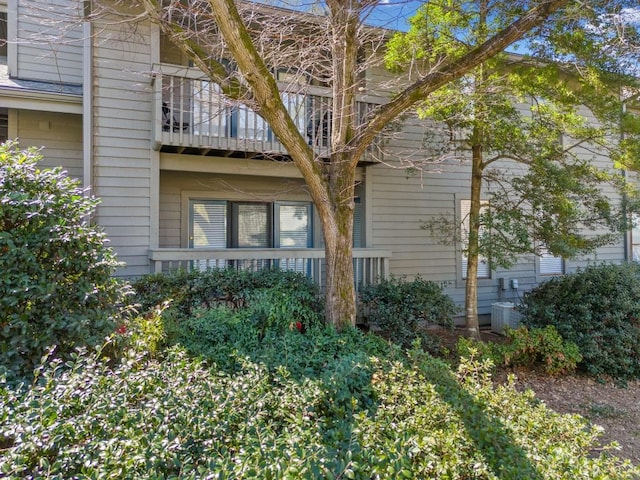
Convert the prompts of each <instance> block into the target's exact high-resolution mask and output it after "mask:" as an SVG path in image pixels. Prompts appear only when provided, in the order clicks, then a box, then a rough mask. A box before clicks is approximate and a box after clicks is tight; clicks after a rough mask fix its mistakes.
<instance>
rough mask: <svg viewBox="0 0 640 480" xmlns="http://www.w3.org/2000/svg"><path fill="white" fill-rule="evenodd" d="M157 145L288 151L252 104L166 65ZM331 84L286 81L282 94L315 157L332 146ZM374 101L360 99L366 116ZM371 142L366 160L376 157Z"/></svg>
mask: <svg viewBox="0 0 640 480" xmlns="http://www.w3.org/2000/svg"><path fill="white" fill-rule="evenodd" d="M154 88H155V100H154V111H153V115H154V131H153V145H154V148H155V149H157V150H162V151H170V152H175V153H197V154H200V155H203V154H204V155H218V156H227V157H234V156H235V157H243V158H286V157H287V156H288V153H287V151H286V149H285V148H284V146H283V145H282V144H281V143H280V141H279V140H278V139H277V137H276V136H275V135H274V133H273V131H272V130H271V128H270V127H269V125H268V124H267V122H266V121H265V120H264V119H263V118H262V117H261V116H260V115H258V114H257V113H256V112H254V111H253V110H251V109H250V108H248V107H246V106H244V105H241V104H239V103H238V102H235V101H232V100H230V99H229V98H227V97H225V96H224V95H223V94H222V93H220V89H219V87H218V86H217V85H216V84H215V83H213V82H211V81H210V80H208V79H207V78H206V77H204V75H203V74H202V72H200V71H199V70H197V69H193V68H186V67H175V66H170V65H162V68H161V69H160V71H159V72H157V73H156V77H155V82H154ZM329 95H330V92H329V89H327V88H322V87H315V86H311V85H300V86H297V88H292V87H291V86H288V87H287V86H285V85H284V84H283V85H282V90H281V98H282V101H283V103H284V105H285V107H286V108H287V110H288V112H289V114H290V115H291V118H292V119H293V121H294V123H295V125H296V126H297V127H298V131H299V132H300V134H301V135H302V136H303V137H304V138H305V140H306V141H307V142H308V144H309V145H310V146H311V147H312V148H313V149H314V151H315V153H316V155H317V156H319V157H321V158H327V157H328V156H329V154H330V150H331V144H330V141H331V120H332V107H331V98H330V96H329ZM375 106H376V103H371V102H357V105H356V109H357V116H358V119H359V120H362V119H364V117H365V116H366V115H367V113H368V112H369V111H371V109H372V108H374V107H375ZM377 151H378V148H376V145H373V146H372V148H371V149H370V150H369V152H368V153H367V158H365V159H363V160H365V161H373V160H374V159H375V155H376V154H375V153H374V152H377Z"/></svg>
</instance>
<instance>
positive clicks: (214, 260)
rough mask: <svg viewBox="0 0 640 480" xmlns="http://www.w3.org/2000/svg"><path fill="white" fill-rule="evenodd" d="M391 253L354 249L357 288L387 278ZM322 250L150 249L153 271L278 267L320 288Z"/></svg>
mask: <svg viewBox="0 0 640 480" xmlns="http://www.w3.org/2000/svg"><path fill="white" fill-rule="evenodd" d="M390 257H391V252H389V251H386V250H374V249H368V248H355V249H354V250H353V266H354V281H355V284H356V288H359V287H360V286H362V285H370V284H374V283H376V282H377V281H378V280H380V279H384V278H388V277H389V259H390ZM324 258H325V255H324V249H317V248H303V249H284V248H282V249H279V248H266V249H248V248H236V249H221V248H156V249H152V250H150V251H149V259H150V261H151V263H152V269H153V271H154V272H155V273H160V272H168V271H171V270H175V269H184V270H193V269H206V268H236V269H239V270H252V271H255V270H260V269H263V268H280V269H283V270H293V271H297V272H301V273H304V274H305V275H307V276H309V277H310V278H311V279H312V280H313V281H314V282H315V283H316V284H317V285H319V286H320V288H322V287H323V286H324V284H325V261H324Z"/></svg>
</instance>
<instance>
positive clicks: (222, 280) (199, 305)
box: [133, 268, 323, 328]
mask: <svg viewBox="0 0 640 480" xmlns="http://www.w3.org/2000/svg"><path fill="white" fill-rule="evenodd" d="M133 289H134V291H135V292H136V301H137V302H138V303H139V304H140V305H141V308H142V310H143V311H148V310H149V309H152V308H154V307H155V306H157V305H160V304H163V303H164V302H167V301H168V302H169V303H170V304H171V308H172V310H173V311H174V312H177V313H178V314H180V315H181V316H188V315H191V314H193V313H194V312H196V311H197V310H199V309H208V308H214V307H218V306H226V307H230V308H232V309H234V310H237V309H239V308H241V307H242V308H244V307H249V308H250V310H251V312H252V315H253V317H254V319H255V320H256V321H261V322H262V323H263V324H267V323H269V324H273V323H278V324H280V325H281V326H289V325H290V324H291V323H292V322H293V323H296V322H301V323H302V324H303V325H304V326H305V328H306V327H309V326H311V325H313V324H316V323H318V322H319V321H321V319H322V315H323V305H322V302H321V300H320V298H319V293H318V289H317V287H316V285H314V284H313V282H312V281H311V280H310V279H309V278H308V277H306V276H305V275H303V274H301V273H297V272H292V271H287V270H277V269H264V270H259V271H257V272H252V271H245V270H235V269H231V268H228V269H209V270H193V271H190V272H186V271H184V270H178V271H174V272H171V273H168V274H156V275H147V276H144V277H141V278H140V279H138V280H137V281H135V282H134V283H133Z"/></svg>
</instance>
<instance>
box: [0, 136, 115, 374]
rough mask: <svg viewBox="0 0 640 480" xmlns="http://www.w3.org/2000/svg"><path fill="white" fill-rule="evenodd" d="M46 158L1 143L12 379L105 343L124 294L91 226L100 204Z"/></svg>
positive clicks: (4, 340)
mask: <svg viewBox="0 0 640 480" xmlns="http://www.w3.org/2000/svg"><path fill="white" fill-rule="evenodd" d="M41 159H42V156H41V154H40V153H39V152H38V151H37V150H35V149H29V150H19V148H18V145H17V144H15V143H5V144H3V145H0V272H1V274H0V365H1V366H2V367H0V370H2V369H3V368H4V369H6V370H5V371H4V373H6V374H8V376H9V377H10V378H11V377H14V376H18V377H20V376H28V375H29V374H30V373H31V372H32V371H33V368H34V367H36V366H37V365H38V364H39V362H40V358H41V357H42V356H43V355H44V354H45V353H47V352H48V351H49V349H50V348H51V347H54V351H53V354H52V356H56V357H62V358H65V357H68V355H69V354H70V353H71V352H73V351H74V350H75V348H76V347H77V346H79V345H90V344H95V343H99V342H101V341H102V340H103V339H104V337H105V335H108V334H109V333H111V332H113V331H114V329H115V328H116V322H117V315H118V313H119V310H120V308H121V305H122V301H123V299H124V297H123V295H124V293H125V292H124V289H123V287H122V286H121V285H120V284H119V283H118V282H117V281H116V280H115V279H113V278H112V274H113V273H114V271H115V268H116V267H117V265H118V264H117V262H116V260H115V258H114V256H113V254H112V252H111V250H110V249H109V248H107V246H106V244H105V242H106V239H105V236H104V234H103V233H102V231H101V230H99V229H98V228H97V227H95V226H92V225H90V224H88V223H87V219H88V218H89V215H91V213H92V212H93V210H94V208H95V206H96V204H97V201H96V200H95V199H91V198H88V197H86V196H85V195H84V192H83V191H82V189H81V188H80V187H79V186H78V185H79V184H78V182H77V181H76V180H73V179H71V178H69V177H68V176H67V175H66V173H65V172H63V171H62V170H61V169H60V168H54V169H40V168H39V167H38V161H39V160H41ZM0 373H3V372H2V371H0Z"/></svg>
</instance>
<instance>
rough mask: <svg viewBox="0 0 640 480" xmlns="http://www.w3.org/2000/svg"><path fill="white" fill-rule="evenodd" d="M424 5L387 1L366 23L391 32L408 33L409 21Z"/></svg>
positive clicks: (420, 3) (413, 2)
mask: <svg viewBox="0 0 640 480" xmlns="http://www.w3.org/2000/svg"><path fill="white" fill-rule="evenodd" d="M422 3H423V2H422V1H416V0H385V1H383V2H381V3H380V5H378V6H377V7H376V8H375V9H374V10H373V12H371V14H370V15H369V17H367V19H366V22H367V23H369V24H372V25H378V26H380V27H384V28H389V29H391V30H402V31H406V30H407V29H408V25H407V20H408V19H409V18H410V17H412V16H413V15H414V13H415V11H416V9H417V8H418V7H419V6H420V5H422Z"/></svg>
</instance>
